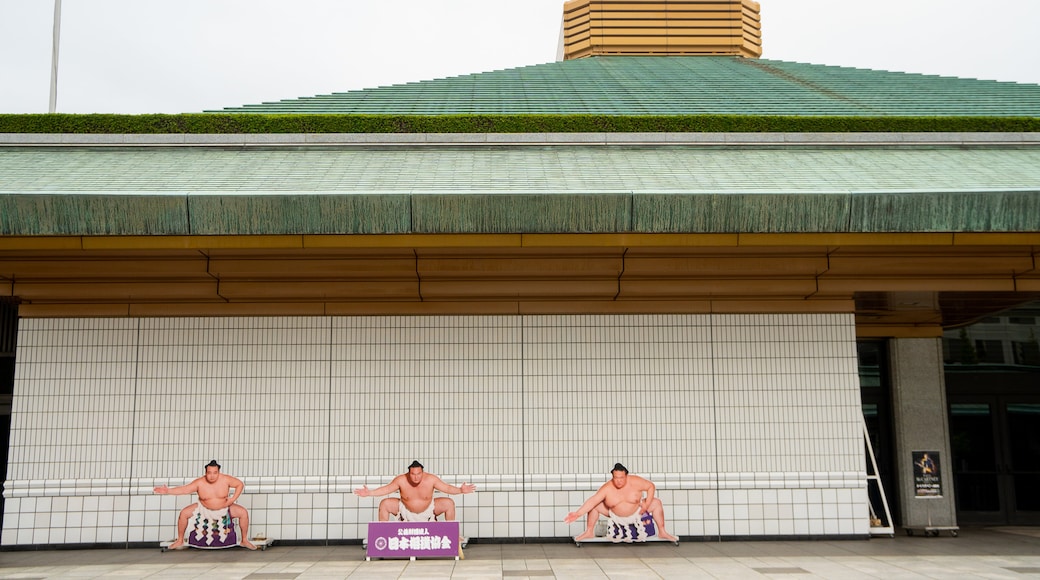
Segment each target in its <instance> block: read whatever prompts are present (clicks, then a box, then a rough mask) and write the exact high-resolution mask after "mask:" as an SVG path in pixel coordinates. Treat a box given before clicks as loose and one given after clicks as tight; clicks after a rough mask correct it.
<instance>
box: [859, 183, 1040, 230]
mask: <svg viewBox="0 0 1040 580" xmlns="http://www.w3.org/2000/svg"><path fill="white" fill-rule="evenodd" d="M851 210H852V211H851V215H850V220H849V231H852V232H1038V231H1040V190H1036V191H1017V192H957V193H941V192H921V193H917V192H914V193H890V194H880V193H871V194H859V195H855V196H853V197H852V208H851Z"/></svg>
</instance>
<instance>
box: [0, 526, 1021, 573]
mask: <svg viewBox="0 0 1040 580" xmlns="http://www.w3.org/2000/svg"><path fill="white" fill-rule="evenodd" d="M465 556H466V557H465V559H464V560H458V561H456V560H420V561H415V562H411V561H408V560H373V561H370V562H366V561H365V556H364V551H363V550H362V549H361V547H360V546H330V547H312V546H280V545H277V544H275V545H274V546H272V547H270V548H268V549H267V550H266V551H263V552H250V551H248V550H244V549H239V548H231V549H227V550H212V551H204V550H183V551H176V552H166V553H161V552H160V551H159V550H158V549H155V550H151V549H129V550H115V549H104V550H102V549H95V550H49V551H4V552H0V578H23V579H43V578H47V579H50V578H62V579H67V578H76V579H86V578H153V579H159V578H178V579H181V578H221V579H225V578H227V579H233V578H245V579H249V580H265V579H266V580H295V579H300V580H305V579H312V580H313V579H333V578H336V579H342V578H363V579H370V578H371V579H380V578H431V579H432V578H470V579H483V578H501V579H509V580H512V579H521V578H532V579H539V580H540V579H549V578H578V579H583V578H637V579H640V580H648V579H652V578H677V579H678V578H682V579H687V578H724V579H744V578H774V579H782V580H786V579H791V580H795V579H800V578H839V579H842V580H846V579H858V578H883V579H885V580H899V579H903V578H906V579H921V578H943V579H946V578H1008V579H1023V580H1024V579H1028V578H1040V528H962V529H961V531H960V534H959V536H958V537H956V538H954V537H951V536H950V535H949V534H945V535H943V536H940V537H922V536H920V535H915V536H913V537H908V536H905V535H897V536H896V537H895V538H887V537H882V538H873V539H871V540H862V541H861V540H847V541H798V542H789V541H782V542H781V541H774V542H730V541H727V542H698V541H687V542H683V543H681V544H680V545H679V546H674V545H672V544H667V543H654V544H644V545H625V544H621V545H611V544H586V545H584V546H582V547H580V548H578V547H576V546H574V545H573V544H565V543H559V544H480V543H472V544H470V545H469V547H468V548H467V549H466V550H465Z"/></svg>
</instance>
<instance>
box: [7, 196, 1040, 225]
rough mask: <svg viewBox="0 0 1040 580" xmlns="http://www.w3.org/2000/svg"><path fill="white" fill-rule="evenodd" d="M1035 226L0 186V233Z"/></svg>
mask: <svg viewBox="0 0 1040 580" xmlns="http://www.w3.org/2000/svg"><path fill="white" fill-rule="evenodd" d="M625 232H637V233H813V232H820V233H841V232H862V233H872V232H902V233H914V232H1040V190H1035V191H1012V192H1007V191H1004V192H946V193H939V192H893V193H833V194H826V193H817V194H771V193H767V194H681V193H680V194H672V193H635V194H632V193H598V194H597V193H582V194H534V193H530V194H457V195H456V194H404V193H402V194H377V195H299V196H294V195H238V196H220V195H191V196H185V195H151V196H123V195H89V194H87V195H85V194H77V195H2V196H0V235H6V236H50V235H53V236H68V235H83V236H102V235H116V236H118V235H145V236H147V235H304V234H327V235H336V234H409V233H418V234H461V233H485V234H486V233H496V234H497V233H625Z"/></svg>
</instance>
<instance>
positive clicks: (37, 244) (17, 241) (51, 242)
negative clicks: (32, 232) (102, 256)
mask: <svg viewBox="0 0 1040 580" xmlns="http://www.w3.org/2000/svg"><path fill="white" fill-rule="evenodd" d="M82 248H83V238H81V237H79V236H68V237H63V236H0V251H8V250H80V249H82Z"/></svg>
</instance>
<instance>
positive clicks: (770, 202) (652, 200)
mask: <svg viewBox="0 0 1040 580" xmlns="http://www.w3.org/2000/svg"><path fill="white" fill-rule="evenodd" d="M632 205H633V211H632V213H633V217H634V221H633V224H632V229H633V230H634V231H637V232H647V233H688V232H703V233H734V232H741V233H766V232H784V233H802V232H842V231H845V229H846V227H847V225H848V220H849V209H850V200H849V196H848V195H839V194H723V195H717V194H709V195H680V194H660V193H651V194H640V195H636V196H634V198H633V203H632Z"/></svg>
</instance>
